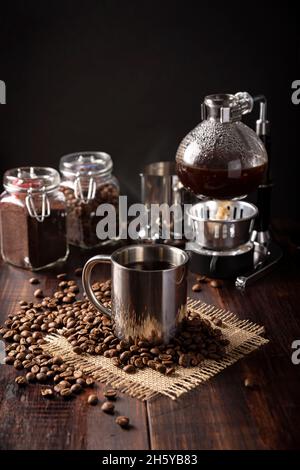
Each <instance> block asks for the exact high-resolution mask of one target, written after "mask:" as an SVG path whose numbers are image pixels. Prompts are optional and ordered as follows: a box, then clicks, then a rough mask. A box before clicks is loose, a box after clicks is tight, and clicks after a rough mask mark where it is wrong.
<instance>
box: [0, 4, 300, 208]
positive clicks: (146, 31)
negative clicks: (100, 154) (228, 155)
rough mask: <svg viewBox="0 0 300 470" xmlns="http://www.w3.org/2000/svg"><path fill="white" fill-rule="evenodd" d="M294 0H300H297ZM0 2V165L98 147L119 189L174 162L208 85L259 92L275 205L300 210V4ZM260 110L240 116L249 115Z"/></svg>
mask: <svg viewBox="0 0 300 470" xmlns="http://www.w3.org/2000/svg"><path fill="white" fill-rule="evenodd" d="M294 3H295V2H294ZM269 5H271V4H270V3H269V2H247V6H246V4H245V2H240V8H238V5H236V4H233V3H231V2H222V3H221V2H220V4H219V2H201V1H200V0H199V1H198V2H192V1H180V2H176V1H168V0H164V1H163V0H161V1H155V0H152V1H149V0H148V1H145V0H140V1H130V0H128V1H125V0H123V1H121V0H119V1H117V0H110V1H108V0H107V1H105V0H102V1H101V0H97V1H96V0H85V1H80V2H79V1H75V0H73V1H66V0H65V1H62V0H61V1H56V0H53V1H46V0H43V1H39V2H35V1H32V0H27V1H25V0H24V1H16V0H15V1H13V2H6V5H4V4H3V2H2V3H1V7H0V8H1V12H0V48H1V51H0V52H1V54H0V79H1V80H4V81H5V82H6V87H7V104H6V105H5V106H0V153H1V174H2V172H3V171H4V170H6V169H8V168H11V167H14V166H17V165H25V164H40V165H50V166H54V167H58V162H59V158H60V156H62V155H63V154H65V153H69V152H73V151H80V150H103V151H106V152H108V153H110V154H111V155H112V157H113V160H114V163H115V169H114V171H115V174H116V175H117V176H118V177H119V179H120V182H121V187H122V192H123V194H125V193H127V194H128V195H129V196H130V198H131V199H132V200H136V199H138V198H139V177H138V173H139V171H140V170H141V169H142V167H143V165H144V164H145V163H148V162H151V161H158V160H170V159H173V158H174V156H175V152H176V148H177V146H178V144H179V142H180V140H181V138H182V137H183V136H184V135H185V134H186V133H187V132H188V131H189V130H190V129H191V128H193V127H194V126H195V125H196V124H197V123H198V122H199V121H200V103H201V101H202V99H203V97H204V96H205V95H206V94H210V93H213V92H236V91H245V90H246V91H249V92H250V93H252V94H257V93H264V94H265V95H266V96H267V98H268V100H269V111H270V114H269V117H270V120H271V121H272V131H273V133H272V147H273V152H272V170H273V175H274V178H275V180H276V187H275V191H274V201H273V213H274V214H275V215H277V216H278V215H279V216H288V217H296V215H297V214H299V212H300V211H299V207H298V205H299V202H298V201H299V196H298V187H297V185H298V186H299V177H298V174H297V160H298V158H300V156H299V155H298V153H299V150H298V147H297V137H298V136H297V132H299V131H298V129H297V127H296V126H297V119H298V117H299V112H300V105H299V106H298V107H297V106H295V105H293V104H292V102H291V93H292V91H291V83H292V81H293V80H296V79H297V78H300V77H299V76H298V77H297V65H298V64H299V50H298V42H297V41H298V35H297V14H296V12H295V11H293V7H292V6H289V4H288V2H284V3H282V5H281V6H280V7H278V6H275V3H273V5H272V7H271V6H269ZM255 118H256V116H255V115H253V116H251V117H249V118H248V120H247V121H246V122H247V123H249V124H250V125H253V123H254V120H255Z"/></svg>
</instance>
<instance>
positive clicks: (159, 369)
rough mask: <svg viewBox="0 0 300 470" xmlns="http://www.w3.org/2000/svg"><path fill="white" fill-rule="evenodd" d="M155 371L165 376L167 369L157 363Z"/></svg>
mask: <svg viewBox="0 0 300 470" xmlns="http://www.w3.org/2000/svg"><path fill="white" fill-rule="evenodd" d="M156 370H157V372H160V373H161V374H165V372H166V370H167V368H166V366H164V365H163V364H159V363H157V365H156Z"/></svg>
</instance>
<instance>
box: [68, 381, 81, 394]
mask: <svg viewBox="0 0 300 470" xmlns="http://www.w3.org/2000/svg"><path fill="white" fill-rule="evenodd" d="M81 391H82V386H81V385H80V384H78V383H76V384H73V385H72V386H71V392H72V393H76V394H78V393H80V392H81Z"/></svg>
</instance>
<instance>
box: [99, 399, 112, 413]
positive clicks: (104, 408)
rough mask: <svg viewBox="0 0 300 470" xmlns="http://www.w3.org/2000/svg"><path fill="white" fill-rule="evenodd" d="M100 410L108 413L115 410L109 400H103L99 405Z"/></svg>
mask: <svg viewBox="0 0 300 470" xmlns="http://www.w3.org/2000/svg"><path fill="white" fill-rule="evenodd" d="M101 410H102V411H104V413H108V414H110V415H112V414H114V412H115V405H114V404H113V403H111V401H105V402H104V403H103V404H102V405H101Z"/></svg>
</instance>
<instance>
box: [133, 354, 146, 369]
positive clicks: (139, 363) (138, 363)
mask: <svg viewBox="0 0 300 470" xmlns="http://www.w3.org/2000/svg"><path fill="white" fill-rule="evenodd" d="M134 366H135V367H137V368H138V369H142V368H143V367H144V363H143V358H141V357H140V358H137V359H135V361H134Z"/></svg>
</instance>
